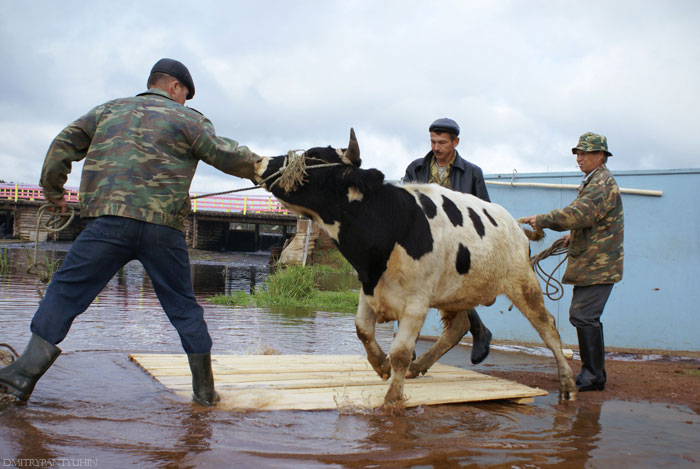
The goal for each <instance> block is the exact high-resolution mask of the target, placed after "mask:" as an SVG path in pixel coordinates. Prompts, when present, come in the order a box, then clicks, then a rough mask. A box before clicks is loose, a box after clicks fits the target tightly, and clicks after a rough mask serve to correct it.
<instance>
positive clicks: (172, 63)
mask: <svg viewBox="0 0 700 469" xmlns="http://www.w3.org/2000/svg"><path fill="white" fill-rule="evenodd" d="M154 72H160V73H165V74H167V75H170V76H171V77H175V78H177V79H178V80H180V81H181V82H182V84H183V85H185V86H186V87H187V99H192V98H193V97H194V81H192V75H190V71H189V70H187V67H185V66H184V65H183V64H182V62H178V61H177V60H174V59H160V60H159V61H158V62H156V64H155V65H154V66H153V68H152V69H151V73H154Z"/></svg>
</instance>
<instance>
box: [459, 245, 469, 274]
mask: <svg viewBox="0 0 700 469" xmlns="http://www.w3.org/2000/svg"><path fill="white" fill-rule="evenodd" d="M471 263H472V255H471V253H470V252H469V249H468V248H467V247H466V246H465V245H463V244H462V243H459V249H457V264H456V267H457V273H459V274H460V275H466V274H467V273H469V267H471Z"/></svg>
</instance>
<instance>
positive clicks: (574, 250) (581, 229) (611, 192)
mask: <svg viewBox="0 0 700 469" xmlns="http://www.w3.org/2000/svg"><path fill="white" fill-rule="evenodd" d="M537 227H538V228H550V229H552V230H555V231H565V230H571V239H570V241H569V259H568V261H567V262H568V263H567V266H566V272H565V273H564V277H563V278H562V281H563V282H564V283H569V284H574V285H580V286H586V285H599V284H605V283H616V282H619V281H620V280H621V279H622V261H623V257H624V251H623V249H622V241H623V234H624V214H623V211H622V197H621V196H620V189H619V188H618V187H617V183H616V182H615V179H614V178H613V176H612V174H611V173H610V171H609V170H608V168H607V167H606V166H605V165H602V166H600V167H598V168H597V169H595V170H594V171H593V173H592V174H591V176H590V177H589V178H588V180H587V181H584V182H583V183H582V184H581V186H580V187H579V189H578V197H577V198H576V199H575V200H574V201H573V202H571V204H569V206H568V207H564V208H562V209H557V210H552V211H551V212H549V213H548V214H546V215H538V216H537Z"/></svg>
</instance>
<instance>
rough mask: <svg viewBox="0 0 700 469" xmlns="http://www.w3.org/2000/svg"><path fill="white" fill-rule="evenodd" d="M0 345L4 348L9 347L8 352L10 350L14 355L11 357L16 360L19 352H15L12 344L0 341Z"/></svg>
mask: <svg viewBox="0 0 700 469" xmlns="http://www.w3.org/2000/svg"><path fill="white" fill-rule="evenodd" d="M0 347H5V348H6V349H9V350H10V352H12V355H14V357H13V359H14V360H17V359H18V358H19V353H17V350H15V349H14V348H13V347H12V345H10V344H6V343H4V342H2V343H0Z"/></svg>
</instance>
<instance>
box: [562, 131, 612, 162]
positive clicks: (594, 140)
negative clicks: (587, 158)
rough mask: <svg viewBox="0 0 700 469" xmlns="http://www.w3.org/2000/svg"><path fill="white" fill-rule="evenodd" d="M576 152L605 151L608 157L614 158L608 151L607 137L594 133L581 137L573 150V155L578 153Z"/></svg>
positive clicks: (587, 133)
mask: <svg viewBox="0 0 700 469" xmlns="http://www.w3.org/2000/svg"><path fill="white" fill-rule="evenodd" d="M576 150H581V151H603V152H605V154H606V155H608V156H612V153H610V152H609V151H608V139H607V138H605V135H598V134H594V133H593V132H586V133H585V134H583V135H581V136H580V137H579V139H578V144H577V145H576V146H575V147H574V148H572V149H571V153H576Z"/></svg>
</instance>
